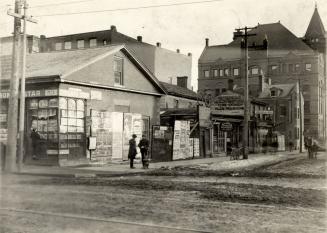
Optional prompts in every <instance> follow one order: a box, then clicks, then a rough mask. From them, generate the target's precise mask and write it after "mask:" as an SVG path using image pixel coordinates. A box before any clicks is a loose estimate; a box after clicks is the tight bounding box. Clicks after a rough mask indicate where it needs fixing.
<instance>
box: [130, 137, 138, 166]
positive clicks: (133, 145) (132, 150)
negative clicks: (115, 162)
mask: <svg viewBox="0 0 327 233" xmlns="http://www.w3.org/2000/svg"><path fill="white" fill-rule="evenodd" d="M135 138H137V136H136V135H135V134H133V135H132V138H131V139H130V140H129V150H128V158H129V162H130V168H131V169H134V168H135V167H134V159H135V156H136V154H137V151H136V141H135Z"/></svg>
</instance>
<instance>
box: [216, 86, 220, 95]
mask: <svg viewBox="0 0 327 233" xmlns="http://www.w3.org/2000/svg"><path fill="white" fill-rule="evenodd" d="M218 95H220V89H219V88H218V89H216V96H218Z"/></svg>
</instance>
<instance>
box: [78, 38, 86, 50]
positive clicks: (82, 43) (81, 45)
mask: <svg viewBox="0 0 327 233" xmlns="http://www.w3.org/2000/svg"><path fill="white" fill-rule="evenodd" d="M77 48H78V49H82V48H84V40H78V41H77Z"/></svg>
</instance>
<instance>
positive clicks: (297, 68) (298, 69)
mask: <svg viewBox="0 0 327 233" xmlns="http://www.w3.org/2000/svg"><path fill="white" fill-rule="evenodd" d="M299 71H300V64H295V72H299Z"/></svg>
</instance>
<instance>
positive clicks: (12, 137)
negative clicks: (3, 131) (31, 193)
mask: <svg viewBox="0 0 327 233" xmlns="http://www.w3.org/2000/svg"><path fill="white" fill-rule="evenodd" d="M23 4H24V15H21V6H22V2H21V1H19V0H16V1H15V12H11V11H10V10H9V11H8V12H7V13H8V15H10V16H13V17H14V22H15V31H14V45H13V47H14V49H13V60H12V79H11V84H10V87H11V88H10V99H9V114H8V116H10V117H9V119H8V126H9V127H8V143H7V144H8V147H7V148H8V149H9V150H8V153H7V155H6V159H8V160H9V161H8V162H6V170H8V171H9V172H10V171H16V170H17V166H16V161H18V169H19V170H20V169H21V165H22V159H23V153H24V122H25V118H24V116H25V74H26V49H27V40H26V21H29V22H33V23H36V21H35V20H34V19H32V18H31V17H28V16H27V7H28V5H27V2H26V0H25V1H24V3H23ZM22 19H23V21H24V32H23V46H22V57H21V58H22V63H21V67H20V70H21V75H22V76H21V85H20V87H21V92H20V109H19V151H18V157H17V156H16V153H17V120H18V119H17V117H18V113H17V111H18V86H19V75H18V74H19V71H18V68H19V64H20V62H19V55H20V53H19V47H20V46H19V42H20V37H21V36H20V31H21V20H22ZM16 22H17V23H16ZM16 25H18V26H16ZM16 30H17V32H16ZM16 41H18V43H16ZM13 83H14V84H13ZM12 87H13V88H12ZM10 101H12V104H11V102H10ZM6 161H7V160H6Z"/></svg>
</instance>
